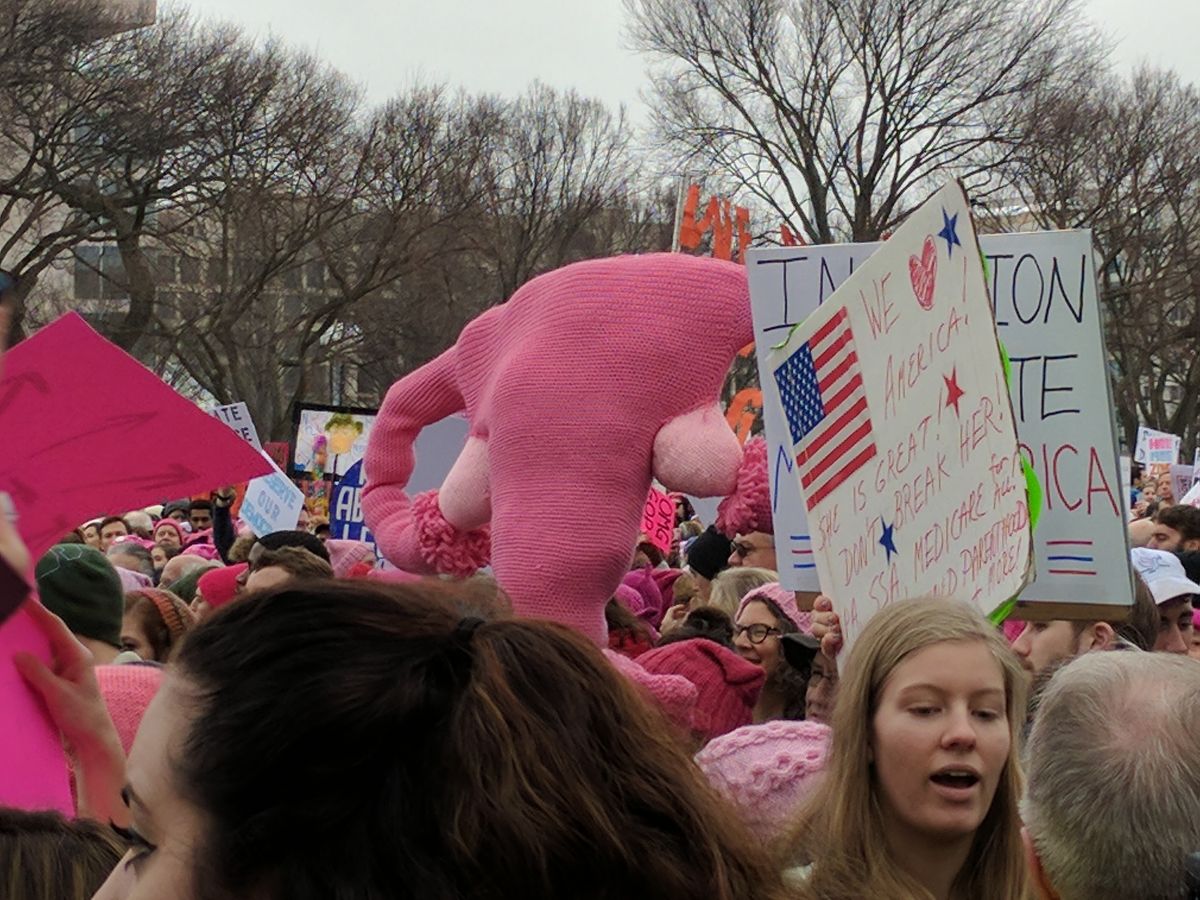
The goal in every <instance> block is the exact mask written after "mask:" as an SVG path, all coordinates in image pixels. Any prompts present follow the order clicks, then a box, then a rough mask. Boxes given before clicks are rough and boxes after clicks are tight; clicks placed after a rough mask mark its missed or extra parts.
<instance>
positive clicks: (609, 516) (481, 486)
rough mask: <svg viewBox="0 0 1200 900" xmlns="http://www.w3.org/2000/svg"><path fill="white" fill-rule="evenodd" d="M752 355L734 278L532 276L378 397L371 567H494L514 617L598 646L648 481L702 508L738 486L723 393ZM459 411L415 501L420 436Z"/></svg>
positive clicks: (368, 491)
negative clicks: (445, 458) (464, 433)
mask: <svg viewBox="0 0 1200 900" xmlns="http://www.w3.org/2000/svg"><path fill="white" fill-rule="evenodd" d="M753 339H754V336H753V329H752V327H751V320H750V302H749V295H748V290H747V283H746V274H745V271H744V270H743V269H742V267H740V266H737V265H734V264H732V263H728V262H721V261H719V260H713V259H702V258H698V257H692V256H686V255H681V254H665V253H664V254H652V255H647V256H622V257H616V258H613V259H601V260H592V261H589V262H581V263H575V264H573V265H570V266H566V267H564V268H562V269H558V270H556V271H554V272H550V273H548V274H546V275H542V276H540V277H538V278H535V279H534V280H532V281H530V282H529V283H528V284H526V285H525V286H523V287H522V288H521V289H520V290H518V291H517V292H516V293H515V294H514V295H513V296H512V298H511V299H510V300H509V301H508V302H507V303H505V304H504V305H502V306H497V307H494V308H492V309H490V310H488V311H487V312H485V313H484V314H483V315H481V316H479V317H478V318H477V319H476V320H475V321H473V322H471V323H470V324H469V325H467V327H466V328H464V329H463V332H462V335H461V336H460V337H459V339H458V342H457V343H456V344H455V345H454V346H453V347H451V348H450V349H449V350H447V351H446V352H445V353H443V354H442V355H441V356H439V357H438V358H437V359H435V360H433V361H432V362H430V363H429V364H427V365H425V366H424V367H422V368H420V369H418V370H417V371H415V372H413V373H412V374H410V375H408V376H406V377H404V378H402V379H401V380H400V381H397V382H396V383H395V384H394V385H392V387H391V389H390V390H389V391H388V394H387V398H386V399H385V401H384V404H383V407H382V409H381V410H380V413H379V418H378V419H377V420H376V423H375V427H374V429H373V431H372V434H371V440H370V444H369V445H368V447H367V455H366V470H367V475H368V482H367V486H366V488H365V490H364V492H363V511H364V514H365V518H366V522H367V525H368V526H370V528H371V530H372V532H373V533H374V535H375V538H376V540H377V542H378V546H379V548H380V550H381V552H382V553H383V555H384V556H385V557H386V558H387V559H388V560H389V561H390V562H392V563H393V564H395V565H396V566H399V567H400V568H402V569H406V570H408V571H411V572H425V573H434V572H440V573H445V574H456V575H468V574H470V573H471V572H473V571H475V570H476V569H477V568H479V567H480V566H483V565H485V564H487V562H488V561H489V559H490V561H491V564H492V567H493V571H494V573H495V575H496V578H497V580H498V581H499V582H500V585H501V586H502V587H503V588H504V589H505V590H506V591H507V592H508V594H509V595H510V596H511V597H512V600H513V606H514V609H515V611H516V612H517V614H518V615H525V616H534V617H539V618H546V619H554V620H557V621H560V622H564V623H566V624H569V625H572V626H574V627H576V628H578V629H580V630H581V631H583V632H584V633H586V634H588V635H589V636H591V637H592V638H593V639H594V640H596V641H597V642H601V643H603V642H604V640H605V634H606V629H605V622H604V605H605V603H606V602H607V601H608V599H609V597H611V596H612V594H613V591H615V590H616V588H617V585H619V584H620V583H621V577H622V576H623V575H624V574H625V573H626V572H627V571H628V568H629V564H630V561H631V558H632V554H633V548H634V544H635V542H636V540H637V535H638V530H639V526H640V522H641V515H642V509H643V506H644V504H645V500H646V494H647V491H648V489H649V486H650V482H651V479H652V477H653V478H657V479H658V480H659V481H660V482H662V484H663V485H665V486H666V487H667V488H668V490H674V491H683V492H686V493H689V494H692V495H695V496H714V497H715V496H723V495H726V494H729V493H731V492H732V491H733V489H734V487H735V484H736V480H737V472H738V465H739V463H740V462H741V449H740V447H739V446H738V442H737V438H736V437H735V436H734V433H733V431H732V430H731V429H730V427H729V425H728V424H727V423H726V421H725V418H724V416H723V415H722V413H721V409H720V407H719V405H718V395H719V392H720V389H721V385H722V383H723V381H724V378H725V375H726V373H727V371H728V370H729V367H730V364H731V363H732V361H733V358H734V356H735V355H736V353H737V351H738V350H739V349H740V348H742V347H744V346H745V345H747V344H749V343H750V342H751V341H752V340H753ZM464 410H465V412H466V416H467V419H468V421H469V422H470V432H469V435H468V439H467V443H466V446H465V447H464V448H463V451H462V453H461V455H460V456H459V458H458V460H457V461H456V462H455V464H454V467H453V468H452V470H451V472H450V474H449V475H448V476H447V477H446V480H445V482H444V483H443V484H442V487H441V489H440V490H439V491H430V492H428V493H426V494H421V495H418V496H417V497H415V498H413V499H411V500H410V498H409V497H408V496H407V495H406V493H405V490H404V488H405V485H406V483H407V481H408V479H409V476H410V475H411V474H412V471H413V465H414V457H413V442H414V440H415V439H416V436H417V434H418V433H419V432H420V430H421V429H422V428H423V427H424V426H426V425H429V424H432V423H434V422H436V421H439V420H440V419H442V418H444V417H446V416H448V415H451V414H453V413H456V412H459V411H464Z"/></svg>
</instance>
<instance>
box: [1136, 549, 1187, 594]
mask: <svg viewBox="0 0 1200 900" xmlns="http://www.w3.org/2000/svg"><path fill="white" fill-rule="evenodd" d="M1129 555H1130V558H1131V559H1132V560H1133V568H1134V569H1136V570H1137V573H1138V574H1139V575H1141V576H1142V580H1143V581H1144V582H1146V586H1147V587H1148V588H1150V593H1151V594H1153V595H1154V602H1155V603H1157V604H1163V603H1166V602H1167V601H1169V600H1174V599H1175V598H1176V597H1182V596H1185V595H1189V594H1200V584H1196V582H1194V581H1192V580H1191V579H1190V578H1188V577H1187V572H1185V571H1184V570H1183V563H1181V562H1180V561H1179V557H1178V556H1176V555H1175V554H1174V553H1167V552H1166V551H1165V550H1149V549H1147V548H1145V547H1135V548H1134V549H1133V550H1131V551H1130V552H1129Z"/></svg>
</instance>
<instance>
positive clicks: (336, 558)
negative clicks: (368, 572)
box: [325, 538, 375, 578]
mask: <svg viewBox="0 0 1200 900" xmlns="http://www.w3.org/2000/svg"><path fill="white" fill-rule="evenodd" d="M325 549H326V550H328V551H329V564H330V565H331V566H333V574H334V575H335V576H336V577H337V578H349V577H350V574H351V573H352V572H353V571H354V570H355V568H356V567H357V566H358V565H359V564H360V563H370V565H371V567H372V568H373V567H374V565H375V551H374V550H372V549H371V545H370V544H368V543H366V542H364V541H339V540H334V539H332V538H331V539H330V540H328V541H326V542H325Z"/></svg>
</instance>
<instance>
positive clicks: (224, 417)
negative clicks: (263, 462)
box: [209, 403, 265, 477]
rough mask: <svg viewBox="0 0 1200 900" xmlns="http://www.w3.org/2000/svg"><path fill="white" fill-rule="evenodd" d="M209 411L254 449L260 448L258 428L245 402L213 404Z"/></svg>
mask: <svg viewBox="0 0 1200 900" xmlns="http://www.w3.org/2000/svg"><path fill="white" fill-rule="evenodd" d="M209 412H210V413H211V414H212V416H213V418H215V419H220V420H221V421H222V422H224V423H225V424H226V425H228V426H229V427H230V428H232V429H233V430H234V432H236V433H237V436H238V437H240V438H241V439H242V440H243V441H245V442H246V443H247V444H249V445H250V446H251V447H253V448H254V449H255V450H262V444H261V443H260V442H259V440H258V429H257V428H255V427H254V420H253V419H252V418H250V409H249V408H248V407H247V406H246V404H245V403H230V404H229V405H228V406H214V407H213V408H212V409H211V410H209ZM264 477H265V476H264Z"/></svg>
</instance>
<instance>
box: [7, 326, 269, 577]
mask: <svg viewBox="0 0 1200 900" xmlns="http://www.w3.org/2000/svg"><path fill="white" fill-rule="evenodd" d="M0 432H2V433H3V434H5V435H7V436H8V437H7V439H6V440H5V441H4V442H3V444H2V445H0V490H4V491H7V492H8V493H9V494H10V495H11V496H12V499H13V503H14V505H15V506H16V510H17V514H18V515H19V517H20V527H21V535H22V537H23V538H24V539H25V543H26V544H27V545H28V547H29V550H30V553H31V554H32V555H33V556H34V558H35V559H36V558H37V557H39V556H41V555H42V554H43V553H45V552H46V550H47V549H49V547H50V546H51V545H52V544H54V542H55V541H57V540H58V539H59V538H60V537H62V536H63V535H64V534H66V533H67V532H68V531H70V530H71V529H72V528H74V527H75V526H76V525H78V524H79V523H80V522H84V521H86V520H87V519H89V518H92V517H95V516H101V515H108V514H110V513H112V512H114V511H116V512H120V511H123V510H128V509H136V508H138V507H142V506H147V505H149V504H152V503H161V502H162V500H163V498H164V497H184V496H191V495H193V494H197V493H204V494H207V492H209V491H211V490H212V489H213V488H214V487H217V486H219V485H222V484H235V483H237V482H239V481H245V480H247V479H248V478H252V477H254V476H256V475H261V474H262V473H264V472H267V471H269V468H270V464H269V463H268V462H267V461H266V460H264V459H263V458H262V457H261V456H260V455H259V454H258V453H257V452H256V451H255V450H254V449H253V448H252V447H248V446H247V445H246V442H245V441H243V440H242V439H241V438H239V437H238V436H237V435H235V434H233V433H232V432H231V431H230V430H229V429H228V428H226V427H225V426H224V425H222V424H221V423H220V422H218V421H216V420H215V419H214V418H213V417H212V416H210V415H208V414H207V413H205V412H204V411H203V410H201V409H200V408H198V407H197V406H196V405H195V404H194V403H192V402H190V401H189V400H186V399H184V398H183V397H181V396H180V395H179V394H177V393H176V392H175V391H173V390H172V389H171V388H170V387H168V386H167V385H166V384H164V383H163V382H162V381H161V380H160V379H159V378H158V376H157V375H155V374H154V373H153V372H151V371H150V370H149V369H147V368H145V367H144V366H143V365H142V364H141V363H139V362H137V360H135V359H134V358H133V357H131V356H129V355H128V354H126V353H125V352H124V351H123V350H121V349H119V348H118V347H116V346H114V345H113V344H110V343H109V342H108V341H106V340H104V338H102V337H100V335H98V334H97V333H96V332H95V331H93V330H92V329H91V328H90V327H89V326H88V325H87V323H86V322H84V321H83V319H82V318H80V317H79V316H78V315H75V314H74V313H71V314H69V315H66V316H63V317H62V318H61V319H59V320H58V321H56V322H55V323H53V324H52V325H48V326H47V327H45V328H43V329H42V330H41V331H39V332H37V334H35V335H34V336H33V337H31V338H30V339H29V340H27V341H24V342H22V343H21V344H18V345H17V346H16V347H14V348H13V349H12V350H11V351H10V352H9V353H8V354H7V355H6V357H5V377H4V380H3V381H2V382H0ZM165 437H169V438H170V440H165V439H164V438H165Z"/></svg>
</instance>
